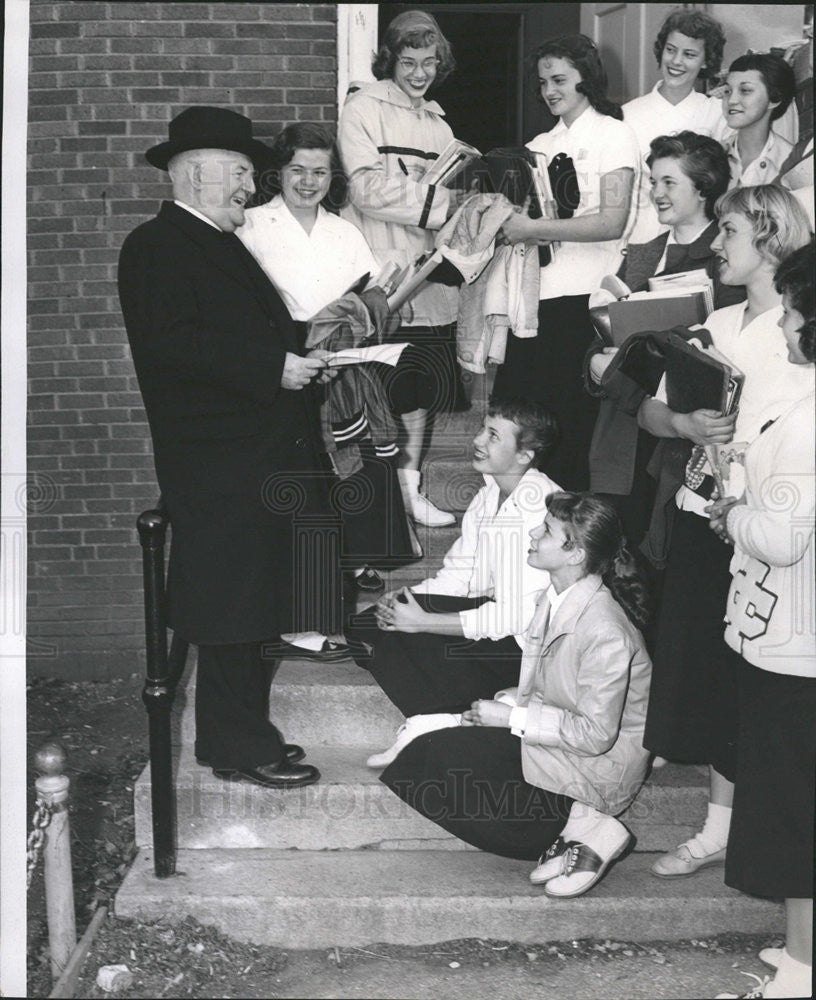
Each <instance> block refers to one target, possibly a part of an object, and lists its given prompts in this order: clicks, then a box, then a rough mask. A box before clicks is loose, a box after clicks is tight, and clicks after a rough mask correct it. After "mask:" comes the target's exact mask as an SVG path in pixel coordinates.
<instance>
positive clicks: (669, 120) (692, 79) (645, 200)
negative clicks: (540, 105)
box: [623, 10, 728, 243]
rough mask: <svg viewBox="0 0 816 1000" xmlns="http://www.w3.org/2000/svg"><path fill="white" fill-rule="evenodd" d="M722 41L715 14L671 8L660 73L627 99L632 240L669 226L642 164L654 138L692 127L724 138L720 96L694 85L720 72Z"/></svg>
mask: <svg viewBox="0 0 816 1000" xmlns="http://www.w3.org/2000/svg"><path fill="white" fill-rule="evenodd" d="M724 46H725V35H724V34H723V30H722V28H721V27H720V24H719V22H718V21H716V20H714V18H713V17H709V15H708V14H703V13H701V12H700V11H696V10H676V11H673V12H672V13H671V14H669V16H668V17H667V18H666V20H665V21H664V22H663V24H662V25H661V28H660V31H658V33H657V38H655V42H654V54H655V58H656V59H657V65H658V66H659V68H660V79H659V80H658V82H657V83H656V84H655V86H654V87H653V88H652V90H650V91H649V93H648V94H644V95H643V96H642V97H636V98H635V99H634V100H633V101H627V103H626V104H624V105H623V120H624V121H625V122H626V124H627V125H628V126H629V127H630V128H631V129H632V131H633V132H634V133H635V135H636V136H637V141H638V146H639V148H640V156H641V172H640V176H639V178H638V186H637V197H636V205H637V220H636V222H635V227H634V230H633V232H632V236H631V242H632V243H648V241H649V240H651V239H654V237H655V236H657V235H658V234H659V233H660V232H662V231H663V230H664V229H665V228H666V227H665V226H664V225H663V224H661V222H660V221H659V219H658V217H657V213H656V212H655V210H654V207H653V206H652V204H651V202H650V199H649V172H648V170H646V169H644V162H645V160H646V157H647V156H648V155H649V144H650V143H651V141H652V139H654V138H655V137H656V136H658V135H674V134H675V133H677V132H684V131H689V132H696V133H697V134H698V135H709V136H711V137H712V138H714V139H717V140H718V141H722V140H723V138H724V136H725V135H726V133H727V131H728V127H727V125H726V123H725V118H724V117H723V113H722V107H721V105H720V101H719V100H718V99H717V98H715V97H706V95H705V94H701V93H699V92H698V91H697V90H696V89H695V88H696V86H697V83H698V81H699V80H708V79H711V78H712V77H715V76H716V75H717V74H718V73H719V71H720V65H721V64H722V56H723V48H724Z"/></svg>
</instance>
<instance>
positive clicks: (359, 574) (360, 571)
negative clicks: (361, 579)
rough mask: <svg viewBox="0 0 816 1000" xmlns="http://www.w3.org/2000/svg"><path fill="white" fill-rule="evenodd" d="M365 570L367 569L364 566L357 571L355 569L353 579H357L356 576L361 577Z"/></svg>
mask: <svg viewBox="0 0 816 1000" xmlns="http://www.w3.org/2000/svg"><path fill="white" fill-rule="evenodd" d="M366 568H367V567H365V566H361V567H360V568H359V569H355V570H354V576H355V578H356V577H358V576H362V575H363V573H365V571H366Z"/></svg>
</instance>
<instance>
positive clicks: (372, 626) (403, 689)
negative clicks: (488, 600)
mask: <svg viewBox="0 0 816 1000" xmlns="http://www.w3.org/2000/svg"><path fill="white" fill-rule="evenodd" d="M415 597H416V600H417V603H418V604H419V605H420V607H421V608H422V609H423V610H424V611H436V612H438V613H449V612H452V611H464V610H467V609H469V608H475V607H478V606H479V605H480V604H482V603H484V600H485V598H483V597H479V598H467V597H452V596H450V595H447V594H416V595H415ZM353 622H354V624H353V625H352V626H351V627H350V628H347V629H346V638H347V639H352V638H353V639H356V640H362V641H363V642H367V643H368V644H369V645H371V646H372V647H373V653H372V656H371V658H370V659H363V658H360V659H358V660H357V662H358V663H359V665H360V666H362V667H365V668H366V669H368V670H370V671H371V673H372V674H373V675H374V677H375V679H376V681H377V683H378V684H379V685H380V687H381V688H382V689H383V691H384V692H385V693H386V694H387V695H388V697H389V698H390V699H391V701H392V702H393V703H394V704H395V705H396V706H397V708H398V709H399V710H400V711H401V712H402V714H403V715H405V716H409V715H425V714H429V713H434V712H463V711H464V710H465V709H467V708H470V706H471V703H472V702H473V701H475V700H476V699H477V698H492V697H493V695H494V694H495V693H496V691H498V690H500V689H501V688H504V687H511V686H514V685H516V684H518V679H519V671H520V669H521V649H520V648H519V645H518V643H517V642H516V640H515V639H514V638H513V636H507V637H505V638H503V639H498V640H493V639H476V640H473V639H465V638H464V637H463V636H446V635H433V634H431V633H429V632H383V631H381V630H380V629H378V628H377V622H376V619H375V617H374V612H373V610H372V609H369V610H368V611H365V612H363V613H362V614H360V615H356V616H355V617H354V619H353Z"/></svg>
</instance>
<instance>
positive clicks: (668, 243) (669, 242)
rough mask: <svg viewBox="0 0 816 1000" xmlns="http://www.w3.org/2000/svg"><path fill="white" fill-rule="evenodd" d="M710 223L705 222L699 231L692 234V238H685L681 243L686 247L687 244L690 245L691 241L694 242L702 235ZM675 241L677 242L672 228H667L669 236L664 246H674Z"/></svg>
mask: <svg viewBox="0 0 816 1000" xmlns="http://www.w3.org/2000/svg"><path fill="white" fill-rule="evenodd" d="M710 225H711V223H710V222H706V223H705V225H704V226H703V227H702V228H701V229H700V231H699V232H697V233H695V234H694V236H692V238H691V239H690V240H686V242H685V243H683V244H682V245H683V246H684V247H687V246H691V244H692V243H696V242H697V240H699V239H700V237H701V236H702V235H703V233H704V232H705V231H706V229H708V227H709V226H710ZM676 243H677V239H676V238H675V235H674V230H673V229H670V230H669V238H668V239H667V240H666V246H667V247H668V246H674V244H676Z"/></svg>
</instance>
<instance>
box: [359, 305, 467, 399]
mask: <svg viewBox="0 0 816 1000" xmlns="http://www.w3.org/2000/svg"><path fill="white" fill-rule="evenodd" d="M388 339H389V340H391V341H394V342H396V343H403V342H406V341H407V342H408V344H409V345H410V346H409V347H406V348H405V350H404V351H403V352H402V354H401V355H400V359H399V362H398V363H397V365H396V366H391V365H381V364H377V365H375V371H376V372H377V374H378V375H379V377H380V380H381V381H382V384H383V386H384V388H385V392H386V396H387V397H388V403H389V405H390V407H391V409H392V410H393V411H394V413H397V414H401V413H413V412H414V410H428V412H429V413H432V414H433V413H449V412H453V411H462V410H469V409H470V403H469V401H468V398H467V395H466V394H465V390H464V387H463V385H462V372H461V369H460V368H459V365H458V363H457V361H456V324H455V323H449V324H446V325H445V326H432V327H403V328H402V329H400V330H397V332H396V333H395V334H393V336H391V337H389V338H388Z"/></svg>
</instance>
